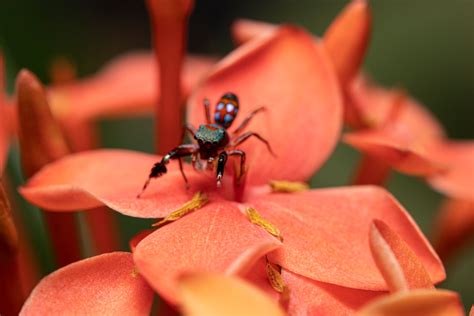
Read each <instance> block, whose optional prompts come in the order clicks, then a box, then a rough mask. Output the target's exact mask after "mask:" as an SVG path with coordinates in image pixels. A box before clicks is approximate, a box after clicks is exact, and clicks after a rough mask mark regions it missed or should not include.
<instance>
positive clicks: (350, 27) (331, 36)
mask: <svg viewBox="0 0 474 316" xmlns="http://www.w3.org/2000/svg"><path fill="white" fill-rule="evenodd" d="M371 28H372V16H371V13H370V8H369V4H368V3H367V1H365V0H353V1H352V2H351V3H350V4H349V5H347V6H346V8H344V11H342V12H341V13H340V14H339V16H337V17H336V19H335V20H334V21H333V22H332V23H331V25H330V26H329V28H328V29H327V31H326V33H325V34H324V38H323V42H324V45H325V47H326V48H327V51H328V54H329V56H330V57H331V60H332V62H333V64H334V67H335V69H336V73H337V76H338V78H339V80H340V82H341V85H343V86H345V85H346V84H347V83H349V81H350V80H352V78H354V77H355V75H356V74H357V72H358V71H359V68H360V67H361V65H362V62H363V60H364V55H365V52H366V49H367V46H368V43H369V39H370V33H371Z"/></svg>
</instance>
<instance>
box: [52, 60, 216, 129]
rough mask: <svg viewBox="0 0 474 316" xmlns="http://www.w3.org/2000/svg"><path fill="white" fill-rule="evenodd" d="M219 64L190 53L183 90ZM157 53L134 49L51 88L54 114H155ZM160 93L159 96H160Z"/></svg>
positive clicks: (73, 116) (92, 116) (67, 117)
mask: <svg viewBox="0 0 474 316" xmlns="http://www.w3.org/2000/svg"><path fill="white" fill-rule="evenodd" d="M214 63H215V60H214V59H213V58H208V57H200V56H188V57H186V59H185V62H184V65H183V77H182V89H183V93H184V94H185V95H187V94H189V92H190V90H191V88H192V87H194V86H195V85H196V84H197V82H198V81H199V80H201V78H202V76H203V75H204V74H205V73H206V72H207V71H208V70H209V68H210V67H211V66H212V65H213V64H214ZM157 80H159V78H158V77H157V72H156V65H155V60H154V58H153V55H152V54H151V53H148V52H133V53H127V54H125V55H122V56H119V57H116V58H115V59H113V60H112V61H110V62H109V63H108V64H107V65H106V66H104V68H103V69H102V70H101V71H100V72H99V73H98V74H97V75H94V76H92V77H89V78H86V79H83V80H81V81H78V82H75V83H71V84H62V85H58V86H54V87H52V88H50V89H49V90H48V94H49V98H50V102H51V106H52V108H53V112H54V114H55V115H56V116H57V117H59V118H60V119H61V120H62V121H64V120H65V121H68V120H92V119H97V118H102V117H111V116H122V115H131V114H135V115H137V114H143V113H151V111H152V110H153V108H154V105H155V103H156V98H157V97H158V96H159V91H157V90H156V89H157V83H156V81H157ZM157 93H158V95H157Z"/></svg>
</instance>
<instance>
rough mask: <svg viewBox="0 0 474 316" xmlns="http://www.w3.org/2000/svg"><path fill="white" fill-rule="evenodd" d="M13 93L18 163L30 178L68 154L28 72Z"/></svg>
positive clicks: (41, 91)
mask: <svg viewBox="0 0 474 316" xmlns="http://www.w3.org/2000/svg"><path fill="white" fill-rule="evenodd" d="M16 93H17V99H18V100H17V103H18V106H17V110H18V120H19V126H20V130H19V135H18V138H19V141H20V150H21V163H22V166H23V172H24V173H25V175H26V176H27V177H30V176H31V175H33V174H34V173H35V172H36V171H38V170H39V169H40V168H41V167H43V166H44V165H46V164H48V163H50V162H52V161H54V160H57V159H59V158H61V157H63V156H65V155H67V154H69V153H70V150H69V147H68V145H67V143H66V140H65V138H64V135H63V134H62V132H61V129H60V127H59V124H58V123H57V122H56V120H55V119H54V117H53V116H52V114H51V110H50V108H49V104H48V101H47V98H46V93H45V91H44V89H43V86H42V85H41V83H40V82H39V80H38V78H36V76H35V75H34V74H32V73H31V72H29V71H28V70H25V69H24V70H22V71H21V72H20V73H19V74H18V77H17V81H16ZM33 135H34V136H35V137H33Z"/></svg>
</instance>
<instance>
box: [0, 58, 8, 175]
mask: <svg viewBox="0 0 474 316" xmlns="http://www.w3.org/2000/svg"><path fill="white" fill-rule="evenodd" d="M6 103H7V101H6V95H5V61H4V58H3V54H2V53H1V52H0V175H2V174H3V168H4V167H5V164H6V160H7V155H8V146H9V144H10V131H9V124H8V117H7V114H8V113H7V104H6Z"/></svg>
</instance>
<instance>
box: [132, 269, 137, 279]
mask: <svg viewBox="0 0 474 316" xmlns="http://www.w3.org/2000/svg"><path fill="white" fill-rule="evenodd" d="M137 276H138V268H137V267H135V266H134V267H133V270H132V277H133V278H136V277H137Z"/></svg>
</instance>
